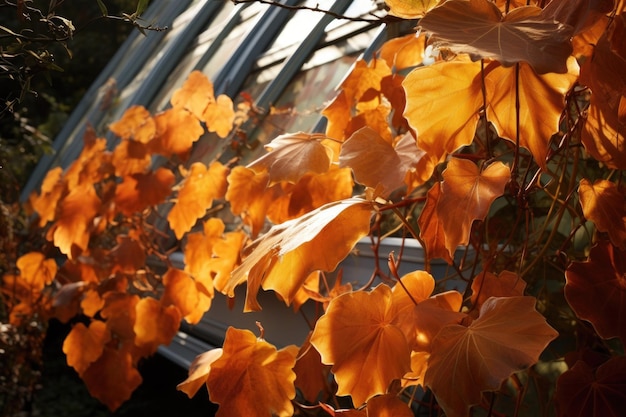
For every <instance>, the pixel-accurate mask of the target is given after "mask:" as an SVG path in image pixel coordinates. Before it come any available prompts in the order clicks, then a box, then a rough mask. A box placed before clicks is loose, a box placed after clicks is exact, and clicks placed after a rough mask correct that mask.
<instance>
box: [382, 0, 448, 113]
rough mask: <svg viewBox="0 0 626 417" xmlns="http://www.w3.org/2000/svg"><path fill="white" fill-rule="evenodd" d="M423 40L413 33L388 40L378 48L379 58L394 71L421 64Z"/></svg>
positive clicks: (434, 0)
mask: <svg viewBox="0 0 626 417" xmlns="http://www.w3.org/2000/svg"><path fill="white" fill-rule="evenodd" d="M424 1H425V2H427V1H429V0H424ZM430 1H431V3H435V4H436V3H437V2H438V0H430ZM425 40H426V36H424V35H420V36H416V35H415V34H413V33H411V34H409V35H405V36H401V37H399V38H393V39H390V40H388V41H387V42H385V43H384V44H383V46H382V47H381V48H380V57H381V58H382V59H384V60H385V62H387V65H388V66H389V68H393V69H395V70H396V71H400V70H403V69H406V68H411V67H415V66H417V65H419V64H421V63H422V60H423V58H424V47H425V45H424V43H425ZM394 107H395V106H394Z"/></svg>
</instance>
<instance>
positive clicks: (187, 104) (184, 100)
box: [170, 71, 215, 120]
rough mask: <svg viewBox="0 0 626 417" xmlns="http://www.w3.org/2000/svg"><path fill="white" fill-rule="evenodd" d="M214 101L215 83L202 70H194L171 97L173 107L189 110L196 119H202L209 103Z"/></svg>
mask: <svg viewBox="0 0 626 417" xmlns="http://www.w3.org/2000/svg"><path fill="white" fill-rule="evenodd" d="M213 101H215V96H214V92H213V84H212V83H211V81H210V80H209V79H208V78H207V76H206V75H204V74H203V73H202V72H200V71H192V72H191V73H190V74H189V76H187V79H186V80H185V82H184V83H183V85H182V86H181V87H180V88H179V89H178V90H176V91H174V93H173V94H172V98H171V99H170V103H171V104H172V106H173V107H177V108H183V109H186V110H189V112H191V114H193V115H194V116H195V117H196V119H200V120H202V115H203V114H204V111H205V109H206V108H207V106H208V105H209V103H211V102H213Z"/></svg>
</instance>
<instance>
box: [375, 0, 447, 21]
mask: <svg viewBox="0 0 626 417" xmlns="http://www.w3.org/2000/svg"><path fill="white" fill-rule="evenodd" d="M385 3H387V6H389V14H392V15H394V16H398V17H401V18H403V19H417V18H420V17H423V16H424V14H426V12H428V11H429V10H430V9H432V8H433V7H435V6H437V5H438V4H439V3H441V0H385Z"/></svg>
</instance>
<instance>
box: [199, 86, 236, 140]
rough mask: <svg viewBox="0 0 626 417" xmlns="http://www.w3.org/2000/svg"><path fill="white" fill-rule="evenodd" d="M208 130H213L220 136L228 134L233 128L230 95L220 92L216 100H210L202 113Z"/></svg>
mask: <svg viewBox="0 0 626 417" xmlns="http://www.w3.org/2000/svg"><path fill="white" fill-rule="evenodd" d="M202 120H204V122H205V123H206V126H207V130H208V131H209V132H215V133H217V135H218V136H219V137H221V138H225V137H226V136H228V134H229V133H230V131H231V130H232V129H233V123H234V121H235V111H234V110H233V101H232V100H231V99H230V97H228V96H225V95H224V94H221V95H219V96H218V97H217V100H216V101H214V102H210V103H209V105H208V106H207V108H206V110H205V111H204V113H203V115H202Z"/></svg>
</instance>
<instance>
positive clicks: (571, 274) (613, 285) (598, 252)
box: [564, 241, 626, 343]
mask: <svg viewBox="0 0 626 417" xmlns="http://www.w3.org/2000/svg"><path fill="white" fill-rule="evenodd" d="M625 256H626V253H625V252H624V251H621V250H619V249H618V248H616V247H614V246H613V245H611V243H610V242H608V241H599V242H598V243H596V244H595V245H594V246H593V247H592V248H591V251H590V253H589V259H588V260H587V261H586V262H572V263H571V264H570V266H569V267H568V268H567V270H566V271H565V279H566V283H565V290H564V291H565V299H566V300H567V302H568V303H569V305H570V306H571V307H572V309H573V310H574V312H575V313H576V315H577V316H578V317H580V318H581V319H583V320H587V321H588V322H590V323H591V324H592V325H593V327H594V329H595V330H596V332H597V333H598V334H599V335H600V336H601V337H603V338H605V339H609V338H612V337H619V338H620V339H621V340H622V342H625V343H626V279H625V278H624V274H625V273H626V261H625V259H626V258H625ZM589 300H602V302H589Z"/></svg>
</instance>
